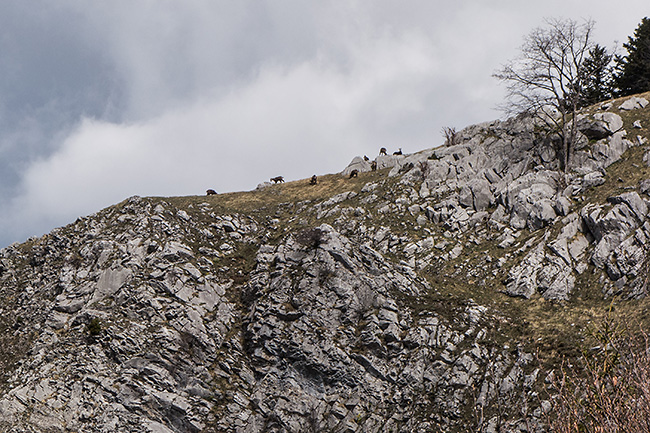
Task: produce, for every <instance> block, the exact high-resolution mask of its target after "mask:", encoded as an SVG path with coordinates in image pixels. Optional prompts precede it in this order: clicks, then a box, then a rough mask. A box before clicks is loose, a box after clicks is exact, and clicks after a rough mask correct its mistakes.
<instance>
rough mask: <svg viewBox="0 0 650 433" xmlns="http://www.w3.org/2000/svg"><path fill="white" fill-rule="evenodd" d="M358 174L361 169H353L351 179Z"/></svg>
mask: <svg viewBox="0 0 650 433" xmlns="http://www.w3.org/2000/svg"><path fill="white" fill-rule="evenodd" d="M357 176H359V170H352V171H351V172H350V179H352V178H353V177H357Z"/></svg>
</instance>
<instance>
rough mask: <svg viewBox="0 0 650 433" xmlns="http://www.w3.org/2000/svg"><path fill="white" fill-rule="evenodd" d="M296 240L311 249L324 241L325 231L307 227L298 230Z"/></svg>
mask: <svg viewBox="0 0 650 433" xmlns="http://www.w3.org/2000/svg"><path fill="white" fill-rule="evenodd" d="M296 241H298V243H299V244H301V245H304V246H305V247H307V248H309V249H316V248H318V247H319V245H321V243H323V232H322V231H321V229H319V228H313V229H305V230H302V231H300V232H298V234H297V235H296Z"/></svg>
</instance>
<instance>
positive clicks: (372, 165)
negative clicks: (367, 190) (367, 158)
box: [370, 161, 377, 171]
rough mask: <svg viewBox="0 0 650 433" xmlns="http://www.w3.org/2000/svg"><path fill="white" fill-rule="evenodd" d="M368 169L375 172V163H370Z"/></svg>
mask: <svg viewBox="0 0 650 433" xmlns="http://www.w3.org/2000/svg"><path fill="white" fill-rule="evenodd" d="M370 169H371V170H372V171H375V170H377V161H372V162H371V163H370Z"/></svg>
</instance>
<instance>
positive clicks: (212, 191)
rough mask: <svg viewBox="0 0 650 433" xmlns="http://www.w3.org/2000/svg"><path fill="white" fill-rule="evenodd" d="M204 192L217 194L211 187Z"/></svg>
mask: <svg viewBox="0 0 650 433" xmlns="http://www.w3.org/2000/svg"><path fill="white" fill-rule="evenodd" d="M205 193H206V194H207V195H217V191H215V190H213V189H209V190H207V191H206V192H205Z"/></svg>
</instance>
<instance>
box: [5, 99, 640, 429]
mask: <svg viewBox="0 0 650 433" xmlns="http://www.w3.org/2000/svg"><path fill="white" fill-rule="evenodd" d="M645 96H647V95H645ZM623 103H625V105H622V104H623ZM646 104H647V101H646V100H645V99H643V98H633V99H630V100H629V101H615V102H614V103H612V104H609V106H606V107H604V108H600V109H597V110H592V111H589V112H585V114H584V116H583V118H582V119H581V120H580V130H581V131H582V133H583V137H582V141H581V142H580V145H579V147H578V149H577V151H576V153H575V155H574V156H573V161H572V170H571V171H570V173H569V175H568V176H565V175H564V173H562V172H558V167H557V163H556V161H557V159H558V158H557V157H556V155H555V151H554V148H555V147H554V145H553V140H552V139H551V138H546V137H545V136H544V134H543V131H541V130H540V128H539V126H538V125H536V124H535V123H534V122H533V121H531V120H529V119H512V120H508V121H504V122H499V121H497V122H492V123H486V124H481V125H476V126H472V127H469V128H466V129H465V130H463V131H461V132H460V133H459V134H458V135H457V137H456V142H457V143H458V144H455V145H453V146H445V147H439V148H435V149H428V150H424V151H422V152H419V153H417V154H413V155H395V156H393V155H390V156H379V157H377V159H376V163H377V168H378V170H377V171H374V170H372V169H371V165H370V163H369V162H367V161H364V160H363V159H361V158H355V160H353V162H352V163H351V164H350V166H349V167H348V168H346V170H344V172H343V175H330V176H324V177H321V179H320V183H319V185H316V186H312V185H309V181H308V180H306V181H300V182H294V183H287V184H284V185H274V186H267V187H264V188H261V189H259V190H257V191H253V192H249V193H239V194H229V195H221V196H210V197H179V198H164V199H162V198H139V197H133V198H131V199H128V200H126V201H125V202H123V203H120V204H119V205H116V206H113V207H111V208H108V209H105V210H103V211H101V212H99V213H97V214H95V215H91V216H89V217H86V218H81V219H79V220H77V221H76V222H75V223H73V224H70V225H69V226H66V227H63V228H61V229H57V230H55V231H53V232H52V233H51V234H49V235H47V236H44V237H42V238H38V239H30V240H29V241H28V242H26V243H24V244H21V245H13V246H11V247H9V248H6V249H4V250H2V251H1V252H0V295H1V297H0V299H2V301H1V303H0V335H1V336H0V344H1V346H0V347H1V348H2V351H1V352H0V367H1V373H2V375H1V376H0V429H2V430H3V431H8V432H41V431H48V432H49V431H51V432H59V431H61V432H63V431H84V432H109V431H110V432H130V431H145V432H146V431H149V432H202V431H206V432H210V431H213V432H274V431H275V432H309V431H313V432H330V431H331V432H391V431H393V432H403V431H408V432H417V431H422V432H425V431H427V432H428V431H487V432H489V431H492V432H496V431H513V432H514V431H544V422H545V420H546V419H547V418H546V416H547V415H546V413H547V411H548V410H549V408H550V407H551V402H550V401H548V400H547V398H548V395H547V394H546V393H544V392H543V389H544V387H545V383H544V382H545V380H547V379H548V374H549V371H550V370H545V369H544V365H548V364H551V365H552V363H553V360H557V359H559V358H558V357H559V356H561V355H565V356H575V354H576V353H577V352H578V350H577V345H578V344H579V342H580V339H581V338H582V336H583V331H584V329H585V328H586V327H587V326H588V324H589V322H590V320H592V319H595V318H596V317H597V316H598V311H604V310H605V308H606V306H607V305H610V304H611V302H612V300H613V299H628V300H629V301H618V302H622V305H624V307H621V308H623V309H625V308H628V309H634V308H637V309H638V308H645V307H644V305H645V304H644V303H643V302H645V301H644V300H643V299H645V296H646V293H647V287H646V286H647V278H648V266H647V251H646V250H647V248H648V246H649V245H650V243H649V242H648V240H649V239H650V224H649V222H648V213H649V208H648V204H649V203H650V202H649V201H648V198H649V197H648V195H647V194H648V191H650V180H648V179H650V169H648V166H647V163H646V162H647V161H648V159H650V157H646V156H644V153H645V152H646V146H647V144H646V143H647V140H648V133H647V130H646V129H645V128H646V127H647V125H646V124H649V125H650V114H649V112H650V107H649V108H648V109H646V108H645V105H646ZM619 107H620V108H619ZM355 169H356V170H358V171H359V172H360V174H359V176H358V177H356V178H354V179H348V176H347V174H348V173H350V172H351V171H352V170H355ZM534 353H538V354H539V353H541V361H540V359H536V358H535V357H534V356H533V354H534ZM539 356H540V355H538V357H539Z"/></svg>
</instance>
